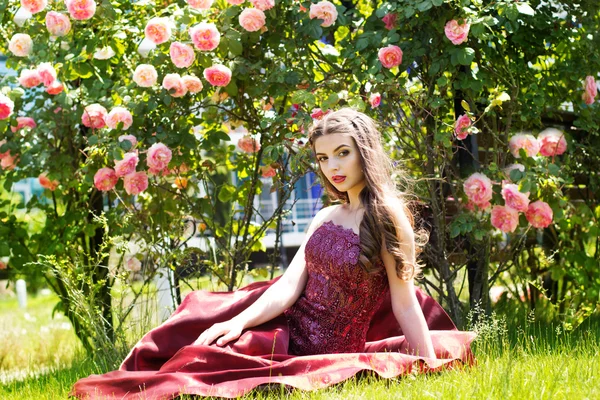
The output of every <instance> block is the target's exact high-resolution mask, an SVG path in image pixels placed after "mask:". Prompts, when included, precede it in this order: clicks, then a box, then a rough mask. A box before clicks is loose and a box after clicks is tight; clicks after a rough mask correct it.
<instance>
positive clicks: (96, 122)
mask: <svg viewBox="0 0 600 400" xmlns="http://www.w3.org/2000/svg"><path fill="white" fill-rule="evenodd" d="M106 115H107V111H106V108H104V107H102V106H101V105H100V104H90V105H89V106H86V107H85V108H84V109H83V114H82V115H81V123H82V124H83V125H84V126H87V127H88V128H93V129H100V128H104V127H105V126H106V122H105V119H106Z"/></svg>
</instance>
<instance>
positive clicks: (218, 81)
mask: <svg viewBox="0 0 600 400" xmlns="http://www.w3.org/2000/svg"><path fill="white" fill-rule="evenodd" d="M204 79H206V80H207V81H208V83H210V84H211V85H213V86H227V85H228V84H229V82H230V81H231V70H230V69H229V68H227V67H226V66H224V65H220V64H217V65H213V66H212V67H209V68H206V69H205V70H204Z"/></svg>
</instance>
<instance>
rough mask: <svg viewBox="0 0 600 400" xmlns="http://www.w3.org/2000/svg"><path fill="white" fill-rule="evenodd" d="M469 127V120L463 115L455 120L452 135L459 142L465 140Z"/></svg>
mask: <svg viewBox="0 0 600 400" xmlns="http://www.w3.org/2000/svg"><path fill="white" fill-rule="evenodd" d="M470 127H471V118H470V117H469V116H468V115H466V114H463V115H461V116H460V117H458V118H457V119H456V122H455V123H454V135H456V138H457V139H459V140H465V139H466V138H467V136H469V132H470V131H469V128H470Z"/></svg>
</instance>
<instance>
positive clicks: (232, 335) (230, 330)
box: [194, 319, 244, 346]
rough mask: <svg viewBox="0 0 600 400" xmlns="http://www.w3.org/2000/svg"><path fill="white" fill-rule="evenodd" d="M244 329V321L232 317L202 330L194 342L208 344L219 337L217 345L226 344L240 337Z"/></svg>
mask: <svg viewBox="0 0 600 400" xmlns="http://www.w3.org/2000/svg"><path fill="white" fill-rule="evenodd" d="M243 330H244V325H243V324H242V323H239V322H238V321H236V320H235V319H230V320H229V321H225V322H220V323H218V324H214V325H213V326H211V327H210V328H208V329H207V330H205V331H204V332H202V334H201V335H200V336H199V337H198V339H196V341H195V342H194V344H201V345H205V346H208V345H210V344H212V343H213V342H214V341H215V340H217V339H218V340H217V346H224V345H226V344H227V343H229V342H231V341H232V340H235V339H237V338H239V337H240V335H241V334H242V331H243Z"/></svg>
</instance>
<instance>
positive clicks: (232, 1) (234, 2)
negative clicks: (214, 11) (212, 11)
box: [227, 0, 246, 6]
mask: <svg viewBox="0 0 600 400" xmlns="http://www.w3.org/2000/svg"><path fill="white" fill-rule="evenodd" d="M244 1H246V0H227V2H228V3H229V4H232V5H234V6H239V5H240V4H242V3H243V2H244Z"/></svg>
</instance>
